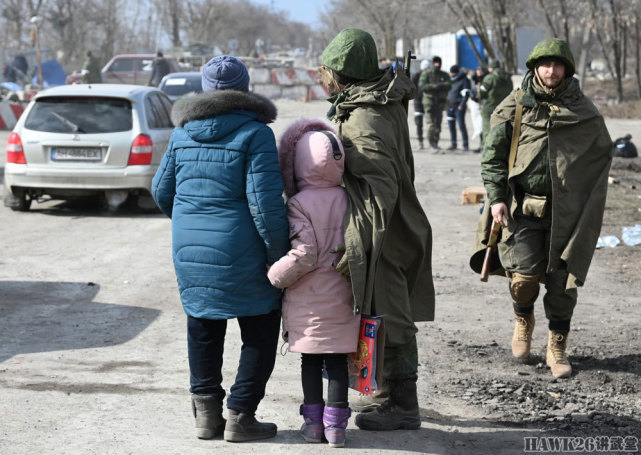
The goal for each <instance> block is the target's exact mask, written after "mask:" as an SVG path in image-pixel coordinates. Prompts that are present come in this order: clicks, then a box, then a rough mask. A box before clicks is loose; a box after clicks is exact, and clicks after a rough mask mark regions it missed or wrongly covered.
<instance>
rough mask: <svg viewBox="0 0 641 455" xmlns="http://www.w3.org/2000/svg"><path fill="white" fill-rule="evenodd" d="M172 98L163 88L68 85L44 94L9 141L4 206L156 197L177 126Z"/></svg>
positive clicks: (31, 105) (15, 207)
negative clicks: (156, 179) (157, 180)
mask: <svg viewBox="0 0 641 455" xmlns="http://www.w3.org/2000/svg"><path fill="white" fill-rule="evenodd" d="M171 107H172V104H171V101H169V99H168V98H167V96H166V95H165V94H164V93H163V92H161V91H160V90H158V89H157V88H155V87H143V86H138V85H123V84H93V85H86V84H80V85H65V86H60V87H54V88H50V89H48V90H44V91H42V92H40V93H38V95H36V96H35V97H34V98H33V99H32V100H31V102H30V103H29V105H28V106H27V108H26V109H25V111H24V113H23V114H22V116H21V117H20V119H19V120H18V123H17V124H16V126H15V128H14V129H13V132H12V133H11V135H10V136H9V140H8V141H7V163H6V165H5V168H4V189H5V192H4V205H5V206H7V207H11V208H12V209H13V210H19V211H27V210H29V208H30V206H31V201H32V200H34V199H40V198H44V197H45V196H48V197H49V198H51V199H63V200H64V199H72V198H76V197H80V196H89V195H96V194H101V193H102V194H104V195H105V196H106V198H107V202H108V203H109V206H110V207H112V208H115V207H118V205H120V204H121V203H122V202H124V201H125V200H126V199H127V197H128V196H130V195H133V196H139V195H145V196H148V195H149V192H150V190H151V180H152V179H153V177H154V175H155V173H156V170H157V169H158V166H159V164H160V161H161V159H162V156H163V155H164V153H165V151H166V150H167V144H168V143H169V138H170V136H171V132H172V130H173V125H172V123H171V118H170V114H171Z"/></svg>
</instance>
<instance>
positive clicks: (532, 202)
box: [522, 193, 548, 218]
mask: <svg viewBox="0 0 641 455" xmlns="http://www.w3.org/2000/svg"><path fill="white" fill-rule="evenodd" d="M547 202H548V200H547V198H546V197H545V196H534V195H533V194H527V193H525V195H524V196H523V207H522V210H523V215H525V216H533V217H535V218H543V217H544V216H545V206H546V205H547Z"/></svg>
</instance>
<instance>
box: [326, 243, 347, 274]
mask: <svg viewBox="0 0 641 455" xmlns="http://www.w3.org/2000/svg"><path fill="white" fill-rule="evenodd" d="M329 252H330V253H334V254H338V255H339V256H338V257H339V260H338V262H334V263H332V265H333V266H334V268H335V269H336V271H337V272H338V273H340V274H341V275H342V276H344V277H345V278H347V279H348V280H349V278H350V272H349V263H348V262H347V255H346V254H345V244H344V243H341V244H340V245H337V246H335V247H334V248H332V249H331V250H329Z"/></svg>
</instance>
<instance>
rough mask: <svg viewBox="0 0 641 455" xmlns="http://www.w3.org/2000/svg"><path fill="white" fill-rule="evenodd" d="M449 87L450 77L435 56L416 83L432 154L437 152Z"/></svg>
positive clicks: (438, 58)
mask: <svg viewBox="0 0 641 455" xmlns="http://www.w3.org/2000/svg"><path fill="white" fill-rule="evenodd" d="M451 86H452V82H451V80H450V77H449V76H448V75H447V73H446V72H445V71H441V57H439V56H435V57H434V58H432V68H429V69H426V70H425V71H422V72H421V77H420V78H419V81H418V89H419V90H420V91H421V93H422V94H423V108H424V109H425V111H426V112H427V113H428V115H427V116H426V117H425V121H426V122H427V140H428V142H429V143H430V151H431V152H432V153H438V151H439V146H438V140H439V139H440V137H441V123H443V111H444V110H445V106H446V104H447V93H448V92H449V90H450V87H451Z"/></svg>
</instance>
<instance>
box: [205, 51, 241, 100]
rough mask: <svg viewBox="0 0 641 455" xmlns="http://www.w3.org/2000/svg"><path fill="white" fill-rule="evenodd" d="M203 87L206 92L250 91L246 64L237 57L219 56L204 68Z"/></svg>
mask: <svg viewBox="0 0 641 455" xmlns="http://www.w3.org/2000/svg"><path fill="white" fill-rule="evenodd" d="M202 86H203V91H204V92H213V91H214V90H240V91H241V92H248V91H249V73H248V72H247V68H246V67H245V64H244V63H243V62H242V61H240V60H239V59H238V58H236V57H232V56H230V55H219V56H218V57H214V58H212V59H211V60H209V61H208V62H207V64H205V66H203V70H202Z"/></svg>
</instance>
